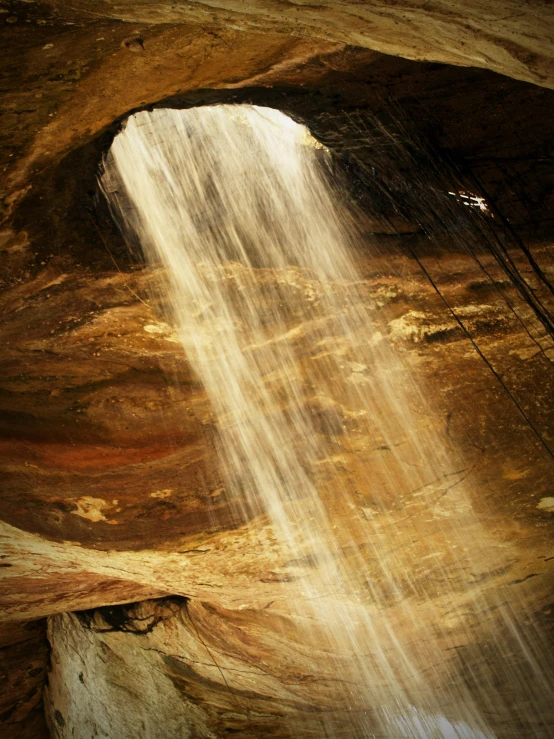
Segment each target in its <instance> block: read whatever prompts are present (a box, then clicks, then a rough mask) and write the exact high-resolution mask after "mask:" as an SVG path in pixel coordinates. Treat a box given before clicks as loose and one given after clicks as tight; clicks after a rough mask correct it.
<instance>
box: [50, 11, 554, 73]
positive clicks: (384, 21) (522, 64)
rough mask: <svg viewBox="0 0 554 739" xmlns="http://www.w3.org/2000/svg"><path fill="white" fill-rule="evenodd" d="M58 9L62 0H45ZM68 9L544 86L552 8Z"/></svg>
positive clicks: (553, 69) (550, 66)
mask: <svg viewBox="0 0 554 739" xmlns="http://www.w3.org/2000/svg"><path fill="white" fill-rule="evenodd" d="M48 4H49V5H52V6H53V7H54V8H56V9H58V10H59V11H61V12H62V13H63V12H64V11H65V10H66V8H67V5H68V3H67V2H66V1H65V0H48ZM70 7H71V11H72V12H78V13H79V14H83V15H84V16H85V17H87V16H88V17H95V18H98V17H110V18H118V19H121V20H125V21H129V22H133V23H176V22H181V21H183V20H184V21H190V20H194V21H196V22H198V23H214V22H216V23H220V24H222V25H229V26H231V27H234V28H242V29H249V30H251V29H254V30H271V31H273V30H279V31H285V32H287V33H290V34H293V35H301V36H315V37H319V38H325V39H330V40H333V41H340V42H343V43H347V44H351V45H353V46H363V47H366V48H369V49H375V50H377V51H381V52H384V53H385V54H393V55H395V56H402V57H406V58H408V59H415V60H429V61H437V62H445V63H448V64H460V65H463V66H470V67H485V68H488V69H492V70H494V71H495V72H501V73H502V74H507V75H509V76H511V77H515V78H516V79H522V80H527V81H529V82H534V83H536V84H541V85H546V86H547V87H550V86H552V84H553V82H554V65H553V55H552V31H553V27H554V15H553V11H552V4H551V3H550V2H548V0H535V1H534V2H532V3H529V2H525V1H524V0H472V1H471V2H467V1H463V0H434V1H433V2H422V1H421V0H401V2H390V0H369V1H366V2H362V3H360V2H349V1H348V0H322V1H321V2H318V3H317V4H314V3H313V2H306V1H304V0H299V1H296V2H294V3H289V2H280V1H278V2H275V1H274V0H200V1H197V2H190V3H186V4H183V5H181V4H176V3H169V2H163V1H162V2H160V0H140V2H137V1H136V0H118V2H117V3H114V2H110V0H104V1H103V2H101V3H99V2H95V1H94V0H92V1H91V0H73V1H72V2H71V3H70Z"/></svg>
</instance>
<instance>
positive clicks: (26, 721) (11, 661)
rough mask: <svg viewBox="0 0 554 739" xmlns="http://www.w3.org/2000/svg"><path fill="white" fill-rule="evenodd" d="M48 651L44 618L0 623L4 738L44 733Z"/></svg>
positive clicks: (0, 714)
mask: <svg viewBox="0 0 554 739" xmlns="http://www.w3.org/2000/svg"><path fill="white" fill-rule="evenodd" d="M48 653H49V644H48V641H47V639H46V620H45V619H42V620H40V621H27V622H26V623H20V622H17V621H16V622H8V623H2V625H1V626H0V679H1V681H2V691H1V694H0V724H1V726H2V736H3V737H5V738H6V739H39V737H46V736H48V732H47V729H46V723H45V718H44V711H43V703H42V687H43V684H44V679H45V677H46V662H47V658H48Z"/></svg>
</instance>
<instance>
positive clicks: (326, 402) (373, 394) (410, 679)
mask: <svg viewBox="0 0 554 739" xmlns="http://www.w3.org/2000/svg"><path fill="white" fill-rule="evenodd" d="M314 144H315V142H314V141H313V140H312V139H311V138H310V136H309V134H308V133H307V131H306V129H304V128H303V127H302V126H300V125H297V124H296V123H294V122H293V121H291V120H290V119H288V118H287V117H286V116H284V115H283V114H281V113H279V112H276V111H273V110H269V109H265V108H256V107H255V106H214V107H204V108H195V109H190V110H185V111H176V110H158V111H155V112H153V113H147V112H143V113H139V114H137V115H135V116H134V117H133V118H131V119H129V121H128V122H127V124H126V127H125V129H124V131H123V132H122V133H121V134H119V135H118V136H117V137H116V138H115V140H114V143H113V146H112V148H111V151H110V155H109V157H108V159H107V161H106V174H105V176H104V178H103V186H104V189H105V191H106V192H107V193H108V197H109V199H110V202H111V204H112V206H113V207H114V210H115V211H117V212H118V213H119V215H120V217H121V218H122V219H123V220H124V221H125V222H126V225H127V227H131V228H132V229H133V230H134V231H135V232H136V234H137V235H138V236H139V238H140V242H141V246H142V249H143V251H144V254H145V256H146V259H147V260H148V261H149V262H151V263H152V264H153V265H156V266H158V265H160V264H161V265H162V266H163V267H164V274H165V275H166V278H165V279H166V282H165V289H166V294H167V306H166V308H167V311H168V313H169V317H170V320H171V322H172V323H173V324H174V325H175V327H176V329H177V332H178V336H179V339H180V341H181V342H182V345H183V347H184V349H185V352H186V354H187V356H188V360H189V362H190V363H191V365H192V367H193V368H194V370H195V371H196V373H197V375H198V377H199V378H200V379H201V381H202V383H203V384H204V386H205V388H206V391H207V394H208V397H209V399H210V402H211V404H212V407H213V411H214V414H215V417H216V421H217V428H218V445H219V447H218V448H219V454H220V464H221V467H222V469H223V470H224V474H225V477H226V480H227V495H228V496H229V497H230V499H231V500H232V501H233V504H234V506H235V509H236V510H237V512H238V515H240V516H241V517H242V519H243V520H245V521H250V522H251V523H250V525H251V526H252V527H254V528H255V527H262V526H265V525H266V523H267V522H269V525H270V527H271V531H272V534H271V536H270V537H268V547H270V548H272V549H273V550H275V551H277V552H278V555H276V556H277V558H278V560H279V561H278V563H277V564H276V566H275V568H274V569H273V571H272V573H273V574H274V575H276V576H277V577H279V576H281V577H282V579H283V581H284V583H283V593H284V595H283V602H282V603H281V604H280V607H281V608H282V609H286V610H287V611H288V613H289V614H291V617H292V618H296V620H297V622H298V623H300V624H301V628H303V629H305V630H306V639H310V638H311V639H312V640H313V641H317V643H318V645H319V653H318V654H319V658H318V657H314V666H313V669H314V672H316V673H317V674H318V675H319V683H314V684H313V685H312V686H311V688H310V691H311V692H310V691H308V692H307V695H309V697H310V699H311V700H313V702H314V705H317V706H319V707H320V708H325V709H329V715H328V716H326V715H325V713H323V714H322V717H321V719H320V722H321V725H320V728H319V733H318V734H317V735H318V736H321V737H323V736H329V737H333V736H339V735H340V736H346V737H350V738H351V739H355V738H358V737H359V738H360V739H361V738H362V737H371V736H374V735H376V736H386V737H393V738H396V737H419V738H421V739H428V738H429V737H463V738H464V739H477V738H482V737H489V738H490V737H493V734H492V732H491V731H490V730H489V729H488V728H487V723H486V721H485V720H484V719H483V717H482V715H481V712H480V711H479V710H478V709H477V707H476V705H475V704H474V699H473V697H472V695H470V693H469V691H468V690H467V689H466V688H465V687H464V686H463V681H461V680H449V675H448V673H447V672H444V667H442V666H441V664H440V662H441V660H440V657H439V655H440V654H441V651H442V650H443V649H444V648H445V645H448V644H449V638H450V637H449V628H450V627H449V626H448V625H447V622H446V618H445V613H448V611H449V607H452V608H454V603H458V604H459V603H460V602H462V603H465V606H466V610H468V609H469V610H471V609H473V610H475V611H477V612H479V610H485V609H486V607H487V606H490V603H485V602H479V599H480V597H481V596H479V595H474V594H470V593H468V594H465V595H464V594H463V593H462V595H460V592H459V590H460V588H459V585H456V584H452V583H450V580H449V577H448V573H447V570H448V566H449V563H451V561H453V560H456V561H457V562H458V563H459V562H460V561H461V560H463V562H464V565H465V567H466V568H467V570H468V571H469V572H473V571H478V568H479V565H478V564H477V563H476V561H475V560H476V558H477V557H478V556H479V552H478V551H477V552H475V553H473V552H472V550H473V549H474V548H475V547H474V543H473V542H472V541H469V540H468V539H467V537H466V534H465V533H464V529H465V528H466V527H467V526H468V525H469V524H471V526H472V527H473V529H472V535H473V536H475V532H476V531H479V528H478V526H477V524H476V523H475V520H474V517H473V513H472V511H471V506H470V504H469V503H468V500H467V496H466V494H465V493H464V490H463V474H462V473H463V472H464V470H465V468H464V467H463V463H457V462H455V461H453V460H452V457H451V455H450V454H447V453H446V451H445V450H444V449H443V447H442V444H441V442H440V440H439V439H438V437H437V436H436V434H435V432H434V431H433V429H432V428H431V427H429V423H428V421H427V416H426V411H425V405H424V403H423V402H422V400H421V397H420V395H419V393H418V392H417V391H416V389H415V387H414V386H413V385H412V383H411V381H410V378H409V376H408V374H407V373H406V371H405V370H404V368H403V367H402V364H401V362H400V361H399V359H398V357H397V356H396V355H395V354H394V353H393V352H392V350H391V349H390V347H388V345H387V344H386V342H384V341H383V340H382V336H381V333H380V331H379V326H378V325H377V324H375V322H374V319H373V317H372V297H371V295H368V294H367V289H366V288H365V287H364V283H363V282H362V281H361V278H360V275H359V273H358V269H357V267H356V266H355V263H354V260H353V257H352V254H353V244H352V240H353V236H352V235H351V234H352V233H353V229H352V227H351V226H350V225H348V224H349V223H350V221H349V219H348V218H347V216H346V215H345V214H344V212H341V211H340V209H339V208H338V206H337V205H336V203H335V199H334V196H333V194H332V192H331V191H330V188H329V186H328V184H327V182H326V179H325V177H324V176H323V174H322V171H323V170H322V165H321V163H320V161H319V160H321V159H323V158H324V157H325V156H326V155H325V152H324V151H322V149H321V148H317V147H316V146H315V145H314ZM397 450H398V451H397ZM448 486H451V487H456V490H455V493H453V494H451V495H455V498H452V497H449V498H448V499H447V500H449V501H450V502H449V505H451V506H454V508H453V510H454V509H455V515H454V516H451V515H446V514H444V513H441V512H440V511H439V512H438V513H437V511H438V510H439V509H438V507H437V506H438V505H439V504H438V502H437V501H439V500H442V498H443V496H444V495H446V493H445V492H444V491H445V490H447V488H448V489H450V488H449V487H448ZM368 491H369V492H368ZM368 495H369V498H370V500H369V502H367V501H368ZM409 496H412V497H411V498H410V506H411V507H410V515H409V516H406V515H405V514H404V512H403V511H402V508H401V503H402V502H403V501H405V500H408V497H409ZM452 501H453V502H452ZM443 504H444V501H443V502H442V503H441V504H440V505H443ZM440 510H441V511H442V510H443V509H440ZM398 511H400V513H399V512H398ZM429 511H432V512H433V515H432V516H431V514H430V513H428V512H429ZM441 516H442V517H441ZM430 518H432V519H433V521H432V522H431V523H429V519H430ZM399 521H402V522H403V523H402V524H401V525H402V536H403V541H405V542H409V541H410V540H411V539H412V540H414V541H415V540H416V539H417V538H418V537H420V536H421V535H422V534H421V530H420V529H418V526H419V525H421V526H427V527H428V532H426V533H429V536H431V534H432V536H433V541H434V548H435V550H437V551H439V552H440V553H441V554H440V556H441V559H440V560H439V565H438V566H437V568H436V569H435V571H434V574H435V578H436V577H438V578H439V580H440V582H441V584H440V586H439V590H440V592H439V593H438V594H437V592H436V586H434V585H432V584H428V583H427V581H426V580H425V578H424V577H415V576H412V573H413V572H415V570H416V569H417V568H416V567H415V566H414V562H413V561H412V560H411V556H412V555H411V553H410V549H409V547H407V546H404V547H398V546H397V545H396V539H395V528H396V526H397V525H399ZM483 538H484V541H486V536H485V534H483ZM479 551H481V550H479ZM429 556H435V555H429ZM437 556H438V555H437ZM298 562H304V563H306V562H307V563H308V565H307V566H305V567H300V566H297V567H296V570H295V564H294V563H298ZM291 563H292V564H291ZM462 569H463V566H462ZM291 572H293V574H294V573H295V572H296V573H297V574H298V578H297V580H296V581H295V582H293V583H292V585H290V587H289V585H288V584H287V580H289V579H291V580H293V581H294V578H291V577H289V576H290V573H291ZM287 588H289V589H288V590H287ZM278 606H279V604H278ZM462 610H463V609H462ZM468 628H469V627H468ZM310 634H311V637H310ZM314 634H315V635H316V636H315V637H314V636H313V635H314ZM318 660H319V661H318ZM511 677H512V676H511V675H510V678H511ZM483 691H485V692H486V693H487V695H490V696H491V697H490V704H491V705H492V706H493V707H495V708H497V707H498V705H499V701H500V703H501V701H502V698H501V696H499V695H497V693H496V692H495V691H496V688H495V686H494V685H493V684H492V679H491V680H490V684H487V685H484V686H483ZM333 712H335V713H334V714H333ZM333 715H334V716H335V718H333ZM315 720H316V719H315V718H314V717H313V716H310V717H309V721H310V722H312V724H313V722H314V721H315ZM306 723H307V724H308V718H307V719H306ZM312 724H310V726H311V725H312Z"/></svg>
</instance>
